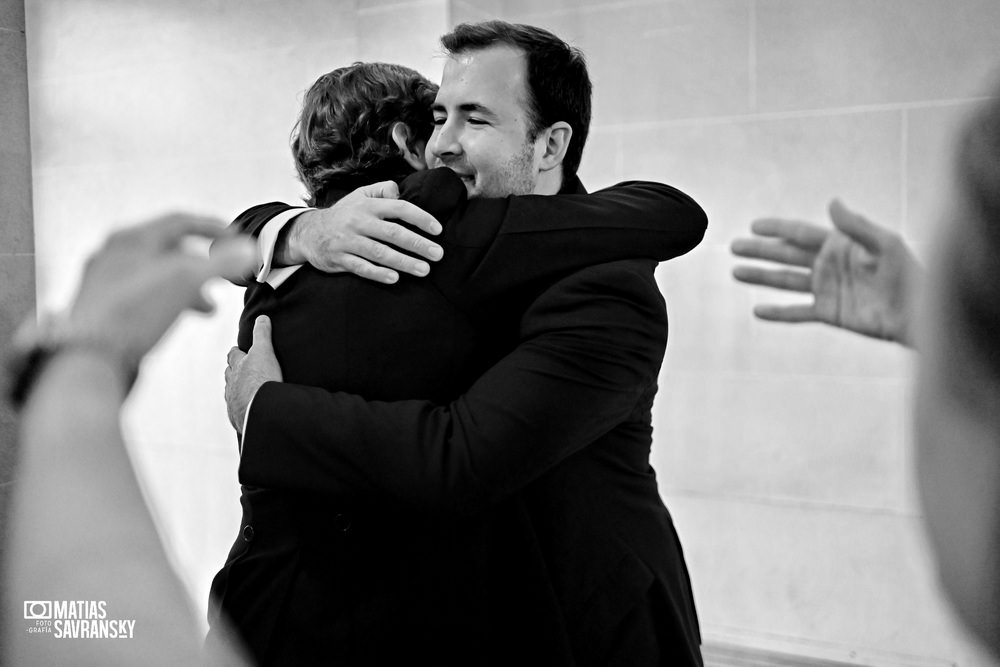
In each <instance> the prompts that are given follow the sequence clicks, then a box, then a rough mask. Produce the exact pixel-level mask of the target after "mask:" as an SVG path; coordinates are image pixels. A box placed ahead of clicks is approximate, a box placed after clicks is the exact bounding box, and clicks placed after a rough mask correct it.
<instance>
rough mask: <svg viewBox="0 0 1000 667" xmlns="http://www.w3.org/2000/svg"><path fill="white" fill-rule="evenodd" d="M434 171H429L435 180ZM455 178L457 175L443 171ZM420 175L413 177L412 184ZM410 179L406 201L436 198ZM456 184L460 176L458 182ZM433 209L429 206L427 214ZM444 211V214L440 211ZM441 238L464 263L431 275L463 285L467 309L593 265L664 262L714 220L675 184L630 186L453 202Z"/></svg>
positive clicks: (424, 181)
mask: <svg viewBox="0 0 1000 667" xmlns="http://www.w3.org/2000/svg"><path fill="white" fill-rule="evenodd" d="M439 171H442V170H431V171H430V172H422V174H421V176H422V175H424V174H427V175H433V174H434V172H439ZM444 172H445V174H447V178H453V177H454V174H452V173H451V172H450V170H444ZM412 178H413V177H411V179H412ZM411 179H407V181H404V184H403V188H402V191H401V196H403V197H404V198H408V199H410V200H411V201H414V202H417V203H418V204H419V203H421V202H427V201H430V200H432V199H433V197H432V196H430V194H429V193H428V192H427V191H426V190H427V189H428V188H434V187H439V186H437V185H436V184H435V180H434V179H432V178H421V179H419V180H413V181H412V182H411ZM456 180H457V178H456ZM428 210H430V209H428ZM439 210H440V209H439ZM443 214H444V212H443V211H441V212H440V213H438V214H437V215H438V217H439V219H443V222H444V233H443V234H442V236H441V238H440V239H439V241H441V243H442V245H444V247H445V257H448V253H449V249H452V250H453V251H454V249H459V250H460V253H461V257H462V259H461V261H457V262H448V261H447V260H445V261H442V262H441V263H440V264H439V265H436V266H435V267H434V268H433V270H432V279H433V280H435V281H437V282H438V283H439V284H444V285H461V287H462V289H461V301H462V305H472V306H485V305H490V304H489V302H491V301H492V300H494V299H496V298H499V297H503V296H506V295H508V294H511V293H513V292H515V291H517V290H519V289H521V288H525V287H531V288H534V289H535V292H536V293H537V292H538V291H540V290H541V289H542V288H543V287H545V286H547V285H550V284H552V283H553V282H554V281H555V280H558V279H559V278H562V277H564V276H566V275H568V274H569V273H572V272H574V271H578V270H580V269H583V268H585V267H588V266H593V265H596V264H601V263H606V262H613V261H618V260H623V259H653V260H656V261H664V260H667V259H671V258H673V257H677V256H678V255H682V254H684V253H686V252H688V251H689V250H691V249H692V248H694V247H695V246H697V245H698V244H699V243H700V242H701V240H702V238H703V237H704V235H705V229H706V227H707V218H706V216H705V212H704V211H703V210H702V209H701V207H700V206H699V205H698V204H697V203H696V202H695V201H694V200H693V199H691V198H690V197H688V196H687V195H686V194H684V193H683V192H681V191H680V190H678V189H676V188H673V187H671V186H669V185H664V184H661V183H652V182H646V181H628V182H624V183H619V184H618V185H616V186H614V187H611V188H607V189H605V190H599V191H597V192H595V193H593V194H586V193H579V194H560V195H554V196H542V195H526V196H519V197H506V198H503V199H473V200H464V198H463V199H462V201H460V202H458V203H457V204H454V203H452V209H451V212H450V215H447V216H445V215H443Z"/></svg>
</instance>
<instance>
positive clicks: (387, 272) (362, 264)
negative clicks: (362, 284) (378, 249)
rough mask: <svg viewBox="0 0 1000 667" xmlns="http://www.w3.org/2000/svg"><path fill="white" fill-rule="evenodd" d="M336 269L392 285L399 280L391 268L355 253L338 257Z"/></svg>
mask: <svg viewBox="0 0 1000 667" xmlns="http://www.w3.org/2000/svg"><path fill="white" fill-rule="evenodd" d="M337 264H338V271H346V272H348V273H353V274H354V275H356V276H359V277H361V278H365V279H367V280H373V281H375V282H377V283H384V284H386V285H392V284H393V283H396V282H399V274H398V273H396V272H395V271H393V270H392V269H388V268H385V267H383V266H376V265H375V264H372V263H371V262H369V261H367V260H365V259H362V258H360V257H358V256H357V255H343V256H341V257H340V258H339V259H338V262H337Z"/></svg>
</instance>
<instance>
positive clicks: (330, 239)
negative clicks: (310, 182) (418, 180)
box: [275, 181, 443, 283]
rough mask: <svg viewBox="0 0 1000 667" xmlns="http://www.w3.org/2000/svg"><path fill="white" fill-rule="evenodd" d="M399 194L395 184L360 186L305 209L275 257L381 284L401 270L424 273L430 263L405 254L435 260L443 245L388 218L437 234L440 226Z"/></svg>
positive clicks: (288, 262)
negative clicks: (320, 205)
mask: <svg viewBox="0 0 1000 667" xmlns="http://www.w3.org/2000/svg"><path fill="white" fill-rule="evenodd" d="M398 197H399V188H398V186H397V185H396V184H395V183H393V182H392V181H385V182H382V183H375V184H374V185H368V186H365V187H363V188H358V189H357V190H355V191H354V192H352V193H350V194H349V195H347V196H346V197H344V198H343V199H341V200H339V201H338V202H337V203H335V204H334V205H333V206H331V207H330V208H324V209H318V210H314V211H306V212H305V213H303V214H301V215H300V216H299V217H297V218H296V219H295V220H294V221H293V223H292V226H291V229H290V230H289V231H288V233H287V236H286V237H285V239H284V242H279V244H278V247H277V248H276V249H275V257H276V259H277V260H278V262H280V263H281V264H285V265H291V264H311V265H312V266H314V267H316V268H317V269H319V270H320V271H324V272H326V273H344V272H349V273H354V274H356V275H358V276H361V277H362V278H367V279H369V280H374V281H376V282H380V283H395V282H396V281H398V280H399V273H398V272H399V271H402V272H403V273H410V274H412V275H415V276H426V275H427V274H428V273H429V272H430V265H429V264H428V263H427V262H425V261H423V260H422V259H418V258H417V257H411V256H410V255H407V254H405V253H406V252H411V253H413V254H414V255H417V256H419V257H423V258H426V259H429V260H432V261H436V260H439V259H441V256H442V255H443V250H442V249H441V246H439V245H438V244H436V243H434V242H432V241H429V240H428V239H426V238H424V237H422V236H421V235H420V234H417V233H416V232H414V231H412V230H409V229H407V228H406V227H404V226H403V225H401V224H399V223H398V222H392V220H400V221H402V222H405V223H408V224H410V225H412V226H413V227H415V228H417V229H421V230H423V231H425V232H427V233H428V234H440V233H441V225H440V223H438V221H437V220H435V219H434V216H432V215H431V214H430V213H427V212H426V211H424V210H423V209H421V208H419V207H417V206H416V205H414V204H411V203H410V202H407V201H403V200H401V199H398ZM393 246H395V247H393ZM396 248H399V250H397V249H396ZM400 250H402V251H405V252H400Z"/></svg>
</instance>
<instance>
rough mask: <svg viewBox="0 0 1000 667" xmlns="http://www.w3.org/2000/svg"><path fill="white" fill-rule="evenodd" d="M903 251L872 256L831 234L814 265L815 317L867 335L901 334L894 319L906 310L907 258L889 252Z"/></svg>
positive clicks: (893, 336)
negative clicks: (904, 299) (903, 302)
mask: <svg viewBox="0 0 1000 667" xmlns="http://www.w3.org/2000/svg"><path fill="white" fill-rule="evenodd" d="M900 250H901V249H897V248H885V249H883V250H882V252H880V253H879V254H873V253H872V252H869V251H868V250H866V249H865V248H863V247H862V246H861V245H860V244H858V243H855V242H854V241H852V240H851V239H849V238H848V237H847V236H845V235H844V234H841V233H840V232H834V233H831V234H830V235H829V237H828V238H827V239H826V241H825V242H824V243H823V246H822V248H821V249H820V251H819V253H818V255H817V256H816V260H815V262H814V263H813V271H812V291H813V295H814V296H815V306H814V307H815V312H816V316H817V318H818V319H820V320H821V321H823V322H826V323H828V324H832V325H834V326H838V327H842V328H844V329H848V330H850V331H854V332H857V333H860V334H864V335H866V336H873V337H876V338H882V339H894V338H895V337H896V336H898V332H899V331H900V330H901V327H902V322H899V321H894V320H896V319H898V316H899V315H900V314H902V313H903V312H904V308H903V304H902V303H901V301H902V300H903V297H904V294H905V290H906V276H905V273H906V268H907V261H906V260H907V258H906V257H903V258H898V257H891V258H890V257H887V255H888V254H889V253H896V252H898V251H900ZM890 259H897V260H899V261H888V260H890Z"/></svg>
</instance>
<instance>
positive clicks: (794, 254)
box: [730, 239, 816, 267]
mask: <svg viewBox="0 0 1000 667" xmlns="http://www.w3.org/2000/svg"><path fill="white" fill-rule="evenodd" d="M730 250H731V251H732V253H733V254H734V255H737V256H739V257H748V258H750V259H764V260H768V261H771V262H779V263H781V264H789V265H791V266H802V267H811V266H812V264H813V261H814V260H815V259H816V252H815V251H812V250H803V249H801V248H799V247H797V246H794V245H790V244H788V243H785V242H783V241H774V240H771V239H736V240H735V241H733V242H732V244H731V245H730Z"/></svg>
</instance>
